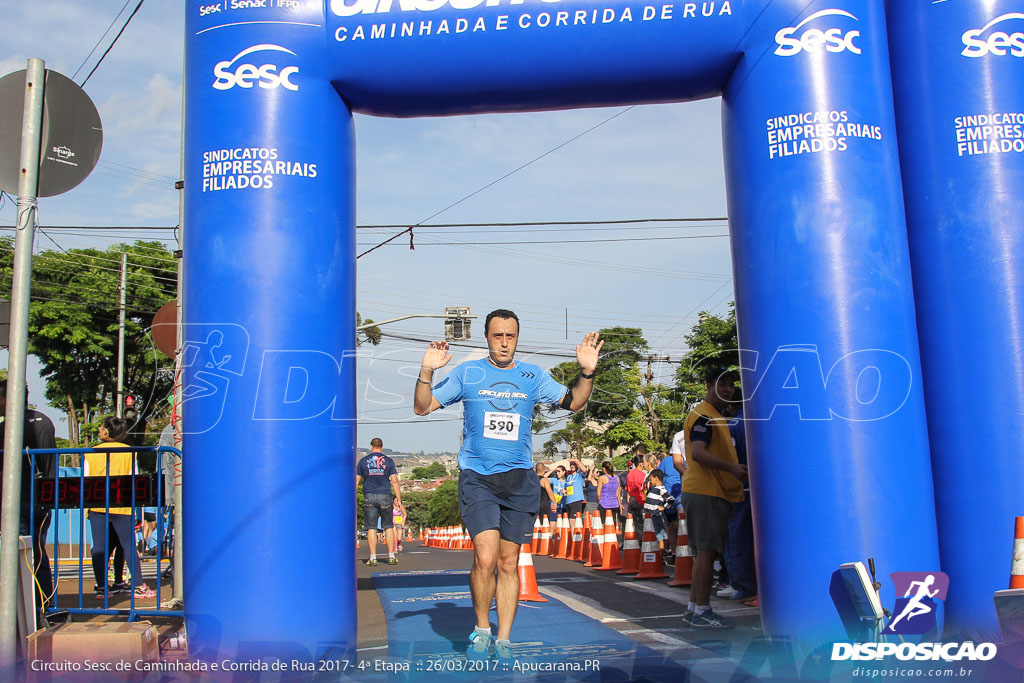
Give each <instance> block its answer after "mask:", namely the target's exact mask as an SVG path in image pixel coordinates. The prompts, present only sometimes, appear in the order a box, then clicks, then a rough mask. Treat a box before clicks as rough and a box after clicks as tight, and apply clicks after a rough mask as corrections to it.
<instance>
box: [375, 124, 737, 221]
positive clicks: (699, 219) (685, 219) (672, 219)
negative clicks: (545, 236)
mask: <svg viewBox="0 0 1024 683" xmlns="http://www.w3.org/2000/svg"><path fill="white" fill-rule="evenodd" d="M609 120H611V119H609ZM595 128H596V126H595ZM591 130H593V128H591ZM583 134H584V133H581V135H583ZM577 137H579V136H577ZM495 182H497V181H495ZM435 215H437V214H435ZM427 220H430V219H429V218H428V219H427ZM728 220H729V219H728V218H727V217H725V216H721V217H711V218H622V219H617V220H605V221H524V222H521V223H432V224H430V225H421V224H417V226H416V227H417V228H514V227H526V226H530V227H533V226H543V225H631V224H634V223H712V222H715V221H728ZM404 227H408V226H406V225H402V224H399V223H391V224H383V225H357V226H356V228H359V229H363V228H404Z"/></svg>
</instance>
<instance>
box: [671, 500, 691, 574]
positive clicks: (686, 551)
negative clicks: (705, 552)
mask: <svg viewBox="0 0 1024 683" xmlns="http://www.w3.org/2000/svg"><path fill="white" fill-rule="evenodd" d="M678 510H679V531H678V532H677V533H676V571H675V575H674V576H673V577H672V580H671V581H669V583H668V585H670V586H689V585H690V584H691V583H693V550H692V549H691V548H690V537H689V531H688V530H687V528H686V512H685V511H684V510H683V506H682V505H680V506H679V508H678Z"/></svg>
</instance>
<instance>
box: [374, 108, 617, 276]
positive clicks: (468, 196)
mask: <svg viewBox="0 0 1024 683" xmlns="http://www.w3.org/2000/svg"><path fill="white" fill-rule="evenodd" d="M635 106H636V105H631V106H629V107H626V108H625V109H623V110H622V111H619V112H616V113H615V114H612V115H611V116H609V117H608V118H606V119H605V120H604V121H601V122H600V123H598V124H597V125H595V126H591V127H590V128H588V129H587V130H585V131H583V132H582V133H580V134H578V135H576V136H574V137H571V138H569V139H568V140H566V141H565V142H563V143H562V144H560V145H557V146H556V147H553V148H551V149H549V150H548V151H546V152H544V153H543V154H541V155H540V156H538V157H535V158H533V159H531V160H530V161H527V162H526V163H525V164H523V165H522V166H519V167H517V168H514V169H512V170H511V171H509V172H508V173H506V174H505V175H503V176H501V177H500V178H498V179H497V180H493V181H491V182H489V183H487V184H486V185H484V186H483V187H481V188H479V189H477V190H474V191H473V192H470V193H469V194H468V195H466V196H465V197H463V198H462V199H460V200H458V201H456V202H452V203H451V204H449V205H448V206H446V207H444V208H443V209H441V210H440V211H438V212H436V213H434V214H432V215H430V216H427V217H426V218H424V219H423V220H421V221H420V222H419V223H417V224H416V225H412V226H409V227H408V228H406V229H405V230H403V231H402V232H400V233H398V234H397V235H395V236H394V237H391V238H389V239H386V240H384V241H383V242H381V243H380V244H378V245H377V246H376V247H372V248H370V249H367V250H366V251H364V252H363V253H361V254H359V255H358V256H356V260H357V261H358V260H359V259H361V258H362V257H364V256H366V255H367V254H369V253H370V252H372V251H374V250H375V249H378V248H380V247H382V246H384V245H385V244H388V243H389V242H391V241H392V240H395V239H397V238H399V237H401V236H402V235H404V234H405V233H409V246H410V247H411V246H412V231H413V229H414V228H416V227H419V226H421V225H423V224H424V223H426V222H427V221H429V220H430V219H432V218H437V217H438V216H440V215H441V214H442V213H444V212H445V211H448V210H449V209H452V208H454V207H456V206H458V205H459V204H461V203H462V202H464V201H466V200H467V199H469V198H471V197H474V196H476V195H478V194H480V193H481V192H483V191H484V190H486V189H487V188H489V187H493V186H494V185H497V184H498V183H500V182H501V181H502V180H505V179H506V178H508V177H510V176H512V175H513V174H515V173H518V172H519V171H521V170H523V169H524V168H526V167H527V166H530V165H531V164H534V163H536V162H538V161H540V160H541V159H543V158H544V157H546V156H548V155H549V154H553V153H554V152H557V151H558V150H560V149H562V148H563V147H565V146H566V145H568V144H569V143H571V142H574V141H576V140H578V139H580V138H581V137H583V136H584V135H586V134H587V133H589V132H591V131H593V130H596V129H598V128H600V127H601V126H603V125H604V124H606V123H608V122H609V121H611V120H613V119H616V118H618V117H619V116H622V115H623V114H625V113H626V112H628V111H630V110H631V109H633V108H634V107H635Z"/></svg>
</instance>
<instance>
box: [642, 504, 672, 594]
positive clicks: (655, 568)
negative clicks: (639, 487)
mask: <svg viewBox="0 0 1024 683" xmlns="http://www.w3.org/2000/svg"><path fill="white" fill-rule="evenodd" d="M640 555H641V557H642V558H643V560H642V562H641V563H640V573H638V574H637V575H636V576H634V577H633V578H634V579H667V578H668V574H666V573H665V566H664V565H663V564H662V563H661V551H660V550H658V538H657V536H656V535H655V534H654V520H652V519H651V513H649V512H647V513H644V538H643V543H641V544H640Z"/></svg>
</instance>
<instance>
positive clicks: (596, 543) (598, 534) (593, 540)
mask: <svg viewBox="0 0 1024 683" xmlns="http://www.w3.org/2000/svg"><path fill="white" fill-rule="evenodd" d="M590 528H591V529H592V531H591V532H590V554H589V555H588V556H587V562H586V564H584V565H583V566H584V567H600V566H601V544H602V543H604V529H603V528H602V527H601V513H600V512H598V511H597V510H594V514H592V515H591V516H590Z"/></svg>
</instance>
